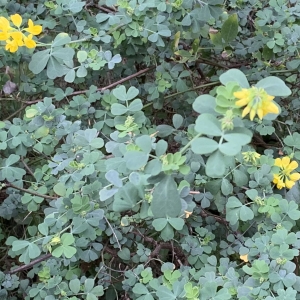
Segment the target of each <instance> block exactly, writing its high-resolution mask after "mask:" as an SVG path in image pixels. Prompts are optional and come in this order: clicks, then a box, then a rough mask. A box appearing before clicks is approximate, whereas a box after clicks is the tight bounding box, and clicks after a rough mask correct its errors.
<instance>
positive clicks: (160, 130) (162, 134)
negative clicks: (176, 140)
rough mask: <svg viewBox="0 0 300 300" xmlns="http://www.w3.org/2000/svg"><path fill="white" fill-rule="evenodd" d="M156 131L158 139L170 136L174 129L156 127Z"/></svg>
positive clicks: (161, 126) (167, 126) (168, 126)
mask: <svg viewBox="0 0 300 300" xmlns="http://www.w3.org/2000/svg"><path fill="white" fill-rule="evenodd" d="M156 130H157V131H158V136H159V137H166V136H169V135H171V134H172V133H173V131H174V130H175V129H174V128H173V127H172V126H170V125H158V126H157V127H156Z"/></svg>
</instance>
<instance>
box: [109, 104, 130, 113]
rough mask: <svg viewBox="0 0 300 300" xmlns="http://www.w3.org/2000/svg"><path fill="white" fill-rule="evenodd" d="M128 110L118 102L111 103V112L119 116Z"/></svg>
mask: <svg viewBox="0 0 300 300" xmlns="http://www.w3.org/2000/svg"><path fill="white" fill-rule="evenodd" d="M127 112H128V108H127V107H126V106H125V105H123V104H120V103H113V105H112V106H111V113H112V114H113V115H115V116H121V115H124V114H125V113H127Z"/></svg>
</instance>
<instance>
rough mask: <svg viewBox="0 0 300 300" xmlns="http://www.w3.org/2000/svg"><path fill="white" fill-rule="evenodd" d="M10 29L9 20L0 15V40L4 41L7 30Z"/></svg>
mask: <svg viewBox="0 0 300 300" xmlns="http://www.w3.org/2000/svg"><path fill="white" fill-rule="evenodd" d="M10 29H11V27H10V25H9V21H8V20H7V19H6V18H4V17H0V41H6V40H7V39H9V33H8V31H9V30H10Z"/></svg>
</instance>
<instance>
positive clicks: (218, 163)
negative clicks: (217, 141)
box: [205, 151, 226, 178]
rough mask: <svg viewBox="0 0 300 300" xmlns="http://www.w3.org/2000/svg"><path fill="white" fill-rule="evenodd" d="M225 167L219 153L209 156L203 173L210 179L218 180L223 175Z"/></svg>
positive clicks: (221, 155) (222, 157)
mask: <svg viewBox="0 0 300 300" xmlns="http://www.w3.org/2000/svg"><path fill="white" fill-rule="evenodd" d="M225 169H226V165H225V162H224V156H223V154H222V153H221V152H220V151H215V152H214V153H213V154H211V155H210V156H209V158H208V160H207V162H206V166H205V173H206V175H207V176H209V177H212V178H220V177H222V176H223V175H224V174H225Z"/></svg>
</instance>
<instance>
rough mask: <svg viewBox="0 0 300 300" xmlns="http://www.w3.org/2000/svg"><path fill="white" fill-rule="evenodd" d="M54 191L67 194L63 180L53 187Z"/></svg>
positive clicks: (62, 194) (59, 194) (63, 194)
mask: <svg viewBox="0 0 300 300" xmlns="http://www.w3.org/2000/svg"><path fill="white" fill-rule="evenodd" d="M53 190H54V192H55V193H56V194H57V195H58V196H65V194H66V191H67V190H66V186H65V185H64V184H63V183H62V182H58V183H57V184H56V185H55V186H54V187H53Z"/></svg>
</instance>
